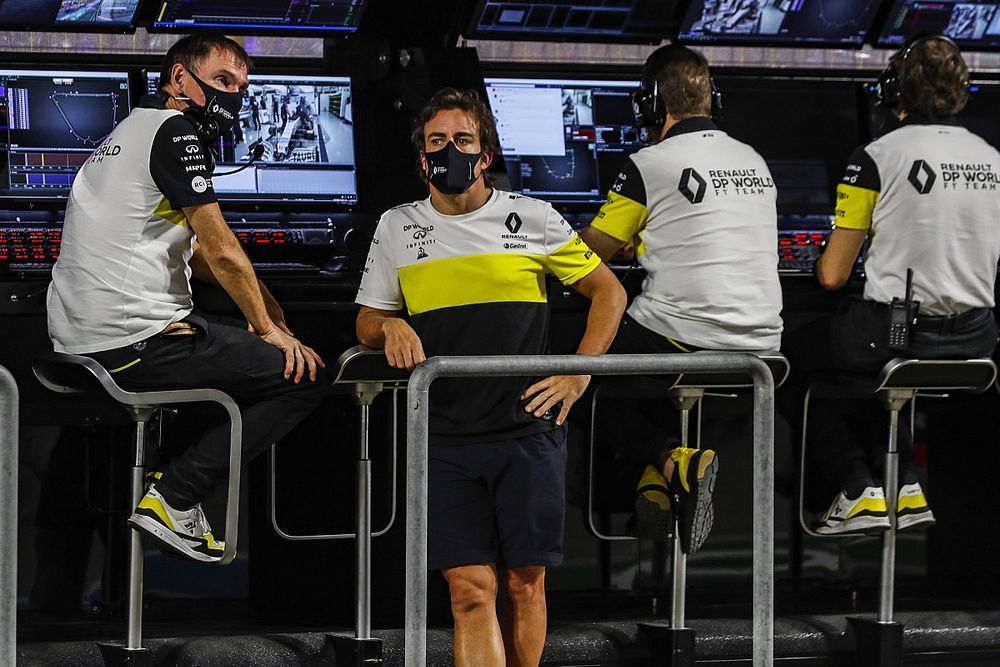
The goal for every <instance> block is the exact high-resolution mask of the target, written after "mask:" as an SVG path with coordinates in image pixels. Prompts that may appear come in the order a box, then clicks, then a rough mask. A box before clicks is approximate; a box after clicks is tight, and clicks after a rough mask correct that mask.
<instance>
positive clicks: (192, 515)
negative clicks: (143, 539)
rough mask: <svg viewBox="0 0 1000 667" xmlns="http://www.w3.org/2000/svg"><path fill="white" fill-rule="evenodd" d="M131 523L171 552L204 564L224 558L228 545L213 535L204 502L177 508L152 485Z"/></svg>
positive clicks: (133, 515)
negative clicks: (223, 554)
mask: <svg viewBox="0 0 1000 667" xmlns="http://www.w3.org/2000/svg"><path fill="white" fill-rule="evenodd" d="M128 522H129V525H131V526H132V527H133V528H137V529H139V530H141V531H143V532H144V533H147V534H149V535H152V536H153V537H155V538H156V539H157V540H159V541H160V543H161V544H162V545H164V546H166V547H167V548H169V549H170V550H171V551H174V552H176V553H179V554H180V555H182V556H185V557H187V558H192V559H194V560H198V561H201V562H203V563H215V562H218V561H219V560H221V559H222V553H223V551H225V549H226V545H225V543H224V542H222V541H216V540H215V538H214V537H212V527H211V526H209V525H208V519H206V518H205V513H204V512H202V510H201V504H198V505H195V506H194V507H192V508H191V509H189V510H178V509H174V508H173V507H171V506H170V505H169V504H167V501H166V500H164V499H163V496H161V495H160V494H159V492H157V490H156V486H155V485H154V486H151V487H150V489H149V491H147V492H146V495H145V496H143V497H142V500H140V501H139V505H138V506H137V507H136V508H135V511H134V512H133V513H132V516H130V517H129V520H128Z"/></svg>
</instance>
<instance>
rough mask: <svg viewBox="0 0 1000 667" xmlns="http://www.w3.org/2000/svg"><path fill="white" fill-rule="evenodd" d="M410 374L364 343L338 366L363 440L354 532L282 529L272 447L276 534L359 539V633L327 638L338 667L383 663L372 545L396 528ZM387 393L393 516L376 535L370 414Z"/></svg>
mask: <svg viewBox="0 0 1000 667" xmlns="http://www.w3.org/2000/svg"><path fill="white" fill-rule="evenodd" d="M409 377H410V371H408V370H406V369H397V368H393V367H391V366H390V365H389V362H388V360H387V359H386V356H385V352H383V351H382V350H374V349H371V348H367V347H365V346H363V345H355V346H354V347H352V348H350V349H349V350H347V351H345V352H344V353H343V354H341V355H340V357H339V358H338V359H337V362H336V364H334V373H333V381H332V384H333V386H334V387H335V388H340V387H343V388H347V389H348V390H349V391H350V392H351V394H352V396H353V397H354V402H355V404H356V405H357V406H358V408H359V427H360V428H359V436H358V460H357V479H358V484H357V493H358V496H357V518H356V523H355V526H356V532H354V533H335V534H307V535H301V534H292V533H289V532H287V531H285V530H283V529H282V528H281V527H280V526H279V525H278V518H277V502H276V500H275V498H276V496H277V483H276V479H275V472H274V471H275V467H276V466H275V464H276V455H275V446H274V445H272V446H271V525H272V526H273V527H274V530H275V532H277V533H278V535H279V536H281V537H282V538H284V539H286V540H294V541H299V540H301V541H307V540H339V539H352V538H354V539H356V541H355V545H356V551H355V585H356V588H355V603H356V607H355V611H356V613H355V630H354V636H353V637H347V636H344V635H338V634H329V635H327V640H328V647H329V649H328V652H330V653H332V654H333V656H334V657H335V659H336V661H337V664H342V663H343V664H346V665H356V666H357V667H363V666H365V665H373V664H381V662H382V640H381V639H374V638H372V636H371V541H372V537H378V536H380V535H383V534H385V533H387V532H388V531H389V529H390V528H392V525H393V523H394V522H395V518H396V474H395V471H396V461H397V447H396V444H397V443H396V436H397V431H398V429H397V428H396V414H397V410H396V405H395V398H396V396H397V394H398V392H399V390H401V389H405V388H406V381H407V379H409ZM384 390H390V391H392V393H393V400H394V403H393V410H392V469H393V475H392V508H393V509H392V515H391V517H390V518H389V521H388V523H387V524H386V526H385V527H384V528H382V529H381V530H379V531H377V532H374V533H373V532H372V525H371V496H372V488H371V487H372V481H371V459H370V458H369V455H368V436H369V413H370V409H371V405H372V402H374V400H375V399H376V398H377V397H378V395H379V394H381V393H382V392H383V391H384Z"/></svg>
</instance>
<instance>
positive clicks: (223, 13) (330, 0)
mask: <svg viewBox="0 0 1000 667" xmlns="http://www.w3.org/2000/svg"><path fill="white" fill-rule="evenodd" d="M366 4H367V0H160V3H159V8H158V9H157V10H156V15H155V16H154V17H153V21H152V24H151V26H150V29H151V30H153V31H165V32H186V31H189V30H191V29H192V28H219V29H221V30H225V31H227V32H233V33H239V34H279V35H287V34H291V33H296V34H322V35H331V34H336V33H350V32H354V31H355V30H357V29H358V26H359V24H360V23H361V16H362V14H363V13H364V8H365V5H366Z"/></svg>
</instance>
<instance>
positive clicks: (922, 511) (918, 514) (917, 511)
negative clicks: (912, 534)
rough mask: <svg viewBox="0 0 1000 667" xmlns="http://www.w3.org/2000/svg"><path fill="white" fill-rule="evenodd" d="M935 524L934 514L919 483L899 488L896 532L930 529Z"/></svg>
mask: <svg viewBox="0 0 1000 667" xmlns="http://www.w3.org/2000/svg"><path fill="white" fill-rule="evenodd" d="M934 523H935V521H934V512H932V511H931V508H930V507H929V506H928V505H927V498H926V497H924V490H923V489H921V488H920V484H919V482H917V483H913V484H904V485H903V486H901V487H899V501H898V502H897V503H896V530H907V529H910V528H930V527H931V526H933V525H934Z"/></svg>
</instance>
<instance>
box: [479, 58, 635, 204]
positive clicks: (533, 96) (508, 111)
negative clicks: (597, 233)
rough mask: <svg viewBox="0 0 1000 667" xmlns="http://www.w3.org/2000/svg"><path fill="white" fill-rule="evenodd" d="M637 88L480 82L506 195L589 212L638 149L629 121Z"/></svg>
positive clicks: (626, 84) (631, 85)
mask: <svg viewBox="0 0 1000 667" xmlns="http://www.w3.org/2000/svg"><path fill="white" fill-rule="evenodd" d="M637 85H638V82H636V81H598V80H582V79H581V80H575V79H545V78H531V77H503V78H500V77H487V78H486V94H487V98H488V99H489V103H490V106H491V107H492V109H493V115H494V116H496V119H497V130H498V132H499V134H500V145H501V148H502V149H503V155H504V160H505V161H506V163H507V172H508V174H509V176H510V183H511V187H512V189H514V190H515V191H518V192H522V193H524V194H526V195H530V196H532V197H538V198H539V199H544V200H546V201H549V202H551V203H553V204H559V205H575V207H576V208H578V209H594V210H596V209H597V208H598V207H599V206H600V205H601V204H602V203H603V202H604V200H605V199H606V198H607V195H608V190H609V189H610V188H611V186H612V185H613V184H614V181H615V177H616V176H617V175H618V172H619V171H620V170H621V167H622V164H623V163H624V162H625V158H626V157H627V156H629V155H631V154H632V153H634V152H635V151H637V150H639V149H640V148H641V147H642V145H641V144H640V143H639V138H638V136H637V132H636V130H635V128H634V127H633V122H634V117H633V115H632V92H633V91H634V90H635V88H636V87H637ZM571 208H572V206H571Z"/></svg>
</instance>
